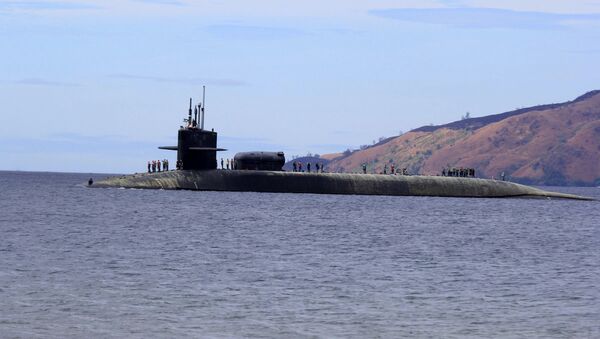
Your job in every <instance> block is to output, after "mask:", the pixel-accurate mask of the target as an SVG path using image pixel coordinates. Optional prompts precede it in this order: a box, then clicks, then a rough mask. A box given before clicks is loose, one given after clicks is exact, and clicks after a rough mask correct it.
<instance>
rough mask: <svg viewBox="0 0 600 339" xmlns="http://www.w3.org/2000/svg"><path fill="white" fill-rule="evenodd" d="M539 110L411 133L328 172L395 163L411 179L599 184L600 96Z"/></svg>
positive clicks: (345, 158)
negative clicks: (443, 175) (454, 171)
mask: <svg viewBox="0 0 600 339" xmlns="http://www.w3.org/2000/svg"><path fill="white" fill-rule="evenodd" d="M537 108H539V109H535V108H532V109H523V110H521V111H522V112H520V113H519V114H508V115H506V118H504V119H502V120H499V121H495V122H492V123H489V124H487V125H484V126H478V128H477V129H473V128H463V129H459V128H456V124H454V125H452V126H451V127H450V126H449V127H445V126H442V127H439V128H437V129H434V130H432V131H428V132H426V131H421V130H415V131H411V132H409V133H406V134H404V135H402V136H399V137H396V138H393V139H391V140H389V141H388V142H386V143H383V144H379V145H375V146H373V147H370V148H367V149H365V150H362V151H355V152H353V153H352V154H350V155H348V156H343V157H340V158H337V159H334V160H333V161H332V162H331V163H330V164H329V168H330V169H332V170H336V171H342V172H358V171H360V168H361V165H362V163H369V171H372V170H374V171H376V172H381V171H382V170H383V166H384V164H386V163H387V164H391V163H394V164H395V165H396V167H398V168H402V167H405V168H408V169H409V171H410V172H411V173H419V174H439V173H440V172H441V170H442V168H444V167H448V166H453V167H473V168H475V169H476V170H477V173H478V176H480V177H492V176H498V175H499V174H500V173H502V172H505V173H506V175H507V176H508V177H510V178H512V180H515V181H520V182H526V183H533V184H546V185H557V184H558V185H565V184H579V185H581V184H585V185H594V184H596V185H597V184H599V183H600V156H599V155H600V92H597V91H596V92H590V93H588V94H586V95H585V96H582V97H580V98H578V99H576V100H574V101H572V102H568V103H565V104H553V105H546V106H538V107H537ZM496 116H498V115H496ZM479 119H480V121H484V120H485V119H481V118H479ZM494 119H495V118H494ZM494 119H491V120H494Z"/></svg>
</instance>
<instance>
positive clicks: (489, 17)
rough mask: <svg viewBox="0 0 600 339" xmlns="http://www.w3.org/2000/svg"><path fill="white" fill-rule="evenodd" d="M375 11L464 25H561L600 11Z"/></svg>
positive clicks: (406, 18) (589, 17)
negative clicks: (586, 12) (570, 12)
mask: <svg viewBox="0 0 600 339" xmlns="http://www.w3.org/2000/svg"><path fill="white" fill-rule="evenodd" d="M369 13H370V14H371V15H374V16H377V17H380V18H386V19H393V20H399V21H408V22H418V23H426V24H437V25H446V26H454V27H460V28H512V29H557V28H561V27H565V26H567V25H569V24H571V23H576V22H585V21H597V20H600V14H557V13H544V12H525V11H513V10H507V9H495V8H469V7H461V8H420V9H414V8H406V9H399V8H398V9H396V8H390V9H378V10H371V11H369Z"/></svg>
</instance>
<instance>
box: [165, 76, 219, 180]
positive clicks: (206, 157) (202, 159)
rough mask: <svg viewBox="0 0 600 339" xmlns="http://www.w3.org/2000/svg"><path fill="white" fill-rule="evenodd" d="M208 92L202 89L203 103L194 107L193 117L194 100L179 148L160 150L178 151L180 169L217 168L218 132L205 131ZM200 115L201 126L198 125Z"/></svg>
mask: <svg viewBox="0 0 600 339" xmlns="http://www.w3.org/2000/svg"><path fill="white" fill-rule="evenodd" d="M205 103H206V90H205V88H204V87H203V89H202V103H200V104H198V105H197V106H195V107H194V116H193V117H192V99H191V98H190V108H189V111H188V118H187V119H184V120H183V122H184V125H183V126H181V128H180V129H179V132H178V133H177V146H161V147H159V148H160V149H166V150H173V151H177V164H178V169H183V170H211V169H216V168H217V151H225V149H223V148H217V132H215V131H213V130H211V131H206V130H204V108H205V106H206V104H205ZM198 114H200V124H198Z"/></svg>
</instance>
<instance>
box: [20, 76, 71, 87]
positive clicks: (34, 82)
mask: <svg viewBox="0 0 600 339" xmlns="http://www.w3.org/2000/svg"><path fill="white" fill-rule="evenodd" d="M14 83H15V84H18V85H29V86H50V87H78V86H81V85H80V84H77V83H72V82H62V81H54V80H45V79H40V78H27V79H21V80H17V81H14Z"/></svg>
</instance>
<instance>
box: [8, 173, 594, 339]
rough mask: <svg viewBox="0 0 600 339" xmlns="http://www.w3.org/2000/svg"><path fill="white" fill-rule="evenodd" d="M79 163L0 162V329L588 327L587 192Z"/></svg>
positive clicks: (353, 333)
mask: <svg viewBox="0 0 600 339" xmlns="http://www.w3.org/2000/svg"><path fill="white" fill-rule="evenodd" d="M89 176H90V175H87V174H57V173H25V172H0V190H1V194H0V337H2V338H11V337H24V338H30V337H44V338H48V337H57V338H63V337H130V338H147V337H165V338H173V337H226V338H229V337H234V338H237V337H277V338H288V337H293V338H295V337H299V338H305V337H326V338H332V337H339V338H346V337H355V338H365V337H396V338H397V337H434V338H465V337H485V338H490V337H502V338H504V337H507V338H510V337H519V338H531V337H541V338H548V337H551V338H570V337H575V338H599V337H600V202H585V201H583V202H582V201H566V200H528V199H460V198H429V197H366V196H334V195H312V194H266V193H227V192H225V193H220V192H188V191H153V190H125V189H89V188H86V187H84V186H83V185H82V183H83V182H85V181H87V179H88V178H89ZM94 177H95V178H96V179H98V178H99V177H100V176H99V175H94ZM551 189H554V190H559V191H564V192H569V193H576V194H583V195H588V196H594V197H596V198H600V188H551Z"/></svg>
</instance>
